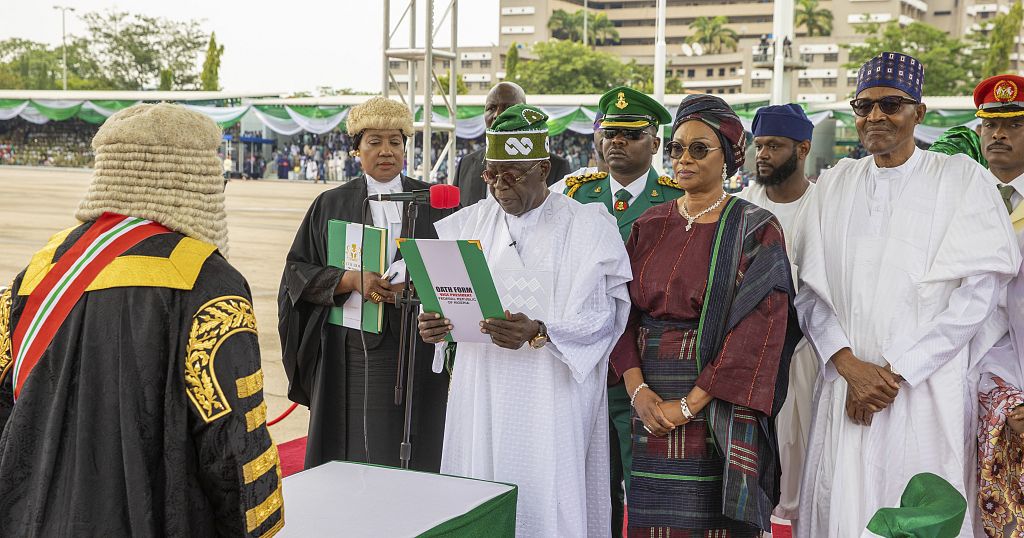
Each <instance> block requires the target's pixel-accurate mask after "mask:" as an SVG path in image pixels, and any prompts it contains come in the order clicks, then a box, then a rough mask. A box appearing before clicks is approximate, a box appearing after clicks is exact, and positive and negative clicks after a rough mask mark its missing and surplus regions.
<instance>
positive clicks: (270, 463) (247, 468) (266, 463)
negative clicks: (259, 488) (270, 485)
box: [242, 443, 280, 484]
mask: <svg viewBox="0 0 1024 538" xmlns="http://www.w3.org/2000/svg"><path fill="white" fill-rule="evenodd" d="M279 462H280V459H279V457H278V454H277V445H275V444H273V443H271V445H270V448H268V449H267V450H266V451H265V452H264V453H262V454H260V455H259V456H256V459H254V460H252V461H250V462H249V463H246V464H245V465H243V466H242V476H244V477H245V483H246V484H252V483H253V482H255V481H256V479H257V478H259V477H261V476H263V475H265V474H267V471H269V470H271V469H273V468H274V467H276V466H277V465H278V463H279Z"/></svg>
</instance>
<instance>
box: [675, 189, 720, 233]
mask: <svg viewBox="0 0 1024 538" xmlns="http://www.w3.org/2000/svg"><path fill="white" fill-rule="evenodd" d="M726 196H728V193H725V192H723V193H722V196H721V197H720V198H719V199H718V201H717V202H715V203H713V204H711V205H709V206H708V207H706V208H704V210H703V211H701V212H700V213H697V215H696V216H693V217H691V216H690V212H689V211H687V210H686V200H683V208H682V209H683V218H685V219H686V231H690V228H693V222H694V221H695V220H697V219H699V218H701V217H703V216H704V215H707V214H708V213H709V212H711V211H714V210H715V208H716V207H718V206H720V205H722V201H724V200H725V197H726Z"/></svg>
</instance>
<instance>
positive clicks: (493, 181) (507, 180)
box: [480, 161, 544, 187]
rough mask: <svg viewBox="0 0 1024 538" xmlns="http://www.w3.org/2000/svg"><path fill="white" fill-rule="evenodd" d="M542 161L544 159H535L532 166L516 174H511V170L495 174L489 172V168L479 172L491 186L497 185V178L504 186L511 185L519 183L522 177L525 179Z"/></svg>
mask: <svg viewBox="0 0 1024 538" xmlns="http://www.w3.org/2000/svg"><path fill="white" fill-rule="evenodd" d="M542 162H544V161H537V162H536V163H534V165H533V166H531V167H529V168H527V169H526V171H525V172H523V173H522V174H520V175H518V176H517V175H515V174H513V173H512V172H502V173H501V174H498V175H495V174H494V172H491V171H490V170H484V173H482V174H480V177H481V178H483V180H484V183H486V184H488V185H489V186H491V187H493V186H495V185H497V184H498V180H499V179H500V180H501V181H502V182H503V183H504V184H505V186H506V187H511V186H512V185H515V184H517V183H520V182H522V181H523V180H524V179H526V176H528V175H530V173H531V172H533V169H534V168H537V167H538V166H540V163H542Z"/></svg>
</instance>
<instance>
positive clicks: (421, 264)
mask: <svg viewBox="0 0 1024 538" xmlns="http://www.w3.org/2000/svg"><path fill="white" fill-rule="evenodd" d="M398 248H399V249H401V251H402V258H403V259H404V260H405V263H406V266H407V267H408V268H409V276H411V277H412V281H413V283H414V284H416V293H418V294H419V297H420V302H422V303H423V311H424V312H432V313H439V314H441V315H442V316H443V317H445V318H448V319H449V320H450V321H451V322H452V327H453V329H452V332H451V333H450V334H449V335H448V337H447V340H448V341H449V342H477V343H486V344H489V343H490V342H491V337H490V335H487V334H483V333H481V332H480V322H481V321H483V320H484V319H487V318H499V319H504V318H505V309H504V307H502V305H501V299H500V298H499V297H498V291H497V289H495V286H494V279H493V278H491V270H490V268H489V267H488V266H487V259H486V258H484V251H483V248H482V247H481V245H480V242H479V241H464V240H459V241H453V240H446V239H399V240H398Z"/></svg>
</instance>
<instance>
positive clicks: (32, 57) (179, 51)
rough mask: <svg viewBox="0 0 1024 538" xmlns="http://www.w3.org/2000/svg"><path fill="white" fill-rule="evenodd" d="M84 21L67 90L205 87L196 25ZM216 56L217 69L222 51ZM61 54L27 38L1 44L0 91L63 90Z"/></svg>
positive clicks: (113, 14) (109, 15)
mask: <svg viewBox="0 0 1024 538" xmlns="http://www.w3.org/2000/svg"><path fill="white" fill-rule="evenodd" d="M82 20H83V21H84V22H85V25H86V33H85V35H84V36H70V37H69V39H68V45H67V53H68V89H72V90H143V89H148V88H155V87H160V88H175V89H198V88H200V87H202V85H201V84H200V75H199V71H198V69H197V67H198V59H199V55H200V53H201V52H202V51H203V47H204V45H206V42H207V36H206V34H205V32H203V31H202V29H201V28H200V26H199V23H198V22H197V21H194V20H189V21H174V20H170V19H165V18H160V17H149V16H145V15H138V14H133V13H127V12H121V11H107V12H103V13H98V12H94V13H87V14H85V15H83V16H82ZM212 44H213V41H212V40H211V45H212ZM217 51H218V56H217V59H216V60H217V61H216V64H217V66H218V67H219V63H220V58H219V53H220V52H223V47H217ZM62 52H63V51H62V50H61V47H59V46H56V47H52V48H51V47H50V46H49V45H46V44H44V43H37V42H33V41H27V40H24V39H17V38H14V39H7V40H4V41H0V87H2V88H9V89H34V90H47V89H53V90H55V89H60V88H61V78H62V76H63V71H64V66H63V58H62ZM207 60H209V58H207ZM214 72H216V71H214ZM214 81H215V82H216V80H215V79H214Z"/></svg>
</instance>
